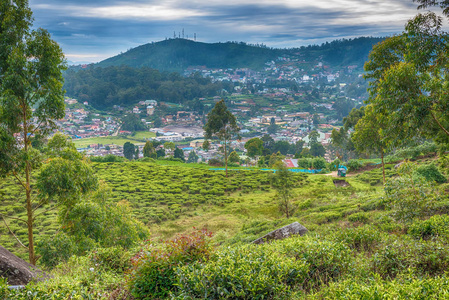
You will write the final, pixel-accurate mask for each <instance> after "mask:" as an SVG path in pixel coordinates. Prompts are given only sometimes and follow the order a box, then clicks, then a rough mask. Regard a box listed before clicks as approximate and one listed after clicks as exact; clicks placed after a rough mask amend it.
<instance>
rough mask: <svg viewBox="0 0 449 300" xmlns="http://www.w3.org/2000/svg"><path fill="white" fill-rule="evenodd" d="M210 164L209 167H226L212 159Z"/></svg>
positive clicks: (217, 160)
mask: <svg viewBox="0 0 449 300" xmlns="http://www.w3.org/2000/svg"><path fill="white" fill-rule="evenodd" d="M207 163H208V164H209V166H214V167H222V166H224V163H223V162H222V161H221V160H219V159H216V158H211V159H209V161H208V162H207Z"/></svg>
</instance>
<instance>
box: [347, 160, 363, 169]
mask: <svg viewBox="0 0 449 300" xmlns="http://www.w3.org/2000/svg"><path fill="white" fill-rule="evenodd" d="M346 166H347V167H348V171H350V172H354V171H357V170H360V169H361V168H362V167H363V163H362V162H361V161H360V160H357V159H351V160H349V161H348V163H347V165H346Z"/></svg>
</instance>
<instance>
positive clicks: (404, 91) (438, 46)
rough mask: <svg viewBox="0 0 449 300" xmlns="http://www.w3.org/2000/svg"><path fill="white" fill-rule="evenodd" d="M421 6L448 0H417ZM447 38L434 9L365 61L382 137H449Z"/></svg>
mask: <svg viewBox="0 0 449 300" xmlns="http://www.w3.org/2000/svg"><path fill="white" fill-rule="evenodd" d="M418 2H419V3H421V6H420V7H421V8H424V7H428V6H441V7H443V8H444V11H443V12H444V14H445V15H446V16H448V3H447V1H429V0H418ZM448 44H449V36H448V35H447V33H445V32H443V30H442V18H441V17H439V16H437V15H436V14H435V13H433V12H428V13H425V14H418V15H417V16H416V17H415V18H413V19H412V20H410V21H409V22H408V23H407V24H406V27H405V31H404V32H403V33H402V34H401V35H398V36H393V37H390V38H388V39H386V40H385V41H383V42H382V43H379V44H378V45H376V46H374V47H373V50H372V51H371V53H370V55H369V61H368V62H367V63H366V64H365V70H366V71H367V73H366V75H365V77H366V78H367V79H370V83H369V84H370V89H369V92H370V98H369V102H370V103H371V104H372V105H373V110H374V112H375V113H376V115H378V118H383V120H382V122H387V121H388V126H386V127H385V131H386V132H385V135H386V136H395V140H396V141H402V140H405V139H408V138H411V137H414V136H417V135H424V136H427V137H429V138H433V139H435V140H437V141H440V142H445V143H447V142H448V141H449V116H448V114H447V111H448V110H449V97H448V96H447V86H448V85H449V68H448V66H449V55H448V54H449V50H448Z"/></svg>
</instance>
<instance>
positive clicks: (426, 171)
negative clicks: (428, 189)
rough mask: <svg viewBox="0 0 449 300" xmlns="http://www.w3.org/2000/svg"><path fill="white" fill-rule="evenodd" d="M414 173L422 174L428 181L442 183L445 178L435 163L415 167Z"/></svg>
mask: <svg viewBox="0 0 449 300" xmlns="http://www.w3.org/2000/svg"><path fill="white" fill-rule="evenodd" d="M415 173H416V174H418V175H420V176H423V177H424V178H425V179H426V180H428V181H435V182H438V183H444V182H446V181H447V178H446V177H445V176H444V175H443V174H442V173H441V172H440V170H438V168H437V166H436V165H435V164H430V165H423V166H419V167H418V168H416V170H415Z"/></svg>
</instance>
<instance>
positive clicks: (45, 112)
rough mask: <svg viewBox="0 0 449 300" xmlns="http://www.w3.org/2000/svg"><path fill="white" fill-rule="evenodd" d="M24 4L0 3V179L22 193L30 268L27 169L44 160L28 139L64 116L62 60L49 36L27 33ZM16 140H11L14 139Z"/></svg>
mask: <svg viewBox="0 0 449 300" xmlns="http://www.w3.org/2000/svg"><path fill="white" fill-rule="evenodd" d="M31 27H32V12H31V10H30V9H29V7H28V1H25V0H11V1H2V3H1V4H0V74H1V76H0V176H2V177H4V176H12V177H13V178H15V179H16V180H17V182H18V183H19V184H20V186H21V187H22V188H23V190H24V192H25V207H26V211H27V219H26V221H25V224H27V232H28V246H26V248H27V249H28V256H29V260H30V263H31V264H33V265H34V264H36V260H37V258H36V255H35V251H34V235H33V227H34V226H33V224H34V222H35V217H36V216H35V209H36V205H38V204H37V201H36V199H33V192H34V187H33V184H32V182H33V170H38V169H39V167H40V166H41V163H42V161H43V159H44V157H43V156H42V155H41V154H40V153H39V151H38V150H36V149H34V148H33V146H32V144H31V142H32V140H33V137H46V136H47V135H48V133H49V132H50V131H51V130H53V129H54V128H55V127H56V125H55V121H56V120H57V119H60V118H62V117H64V114H65V112H64V92H63V90H62V84H63V78H62V71H63V70H64V69H65V68H66V64H65V59H64V55H63V53H62V51H61V49H60V47H59V46H58V44H57V43H56V42H54V41H53V40H52V39H51V38H50V34H49V33H48V32H47V31H46V30H44V29H42V28H39V29H36V30H32V29H31ZM16 136H17V139H16Z"/></svg>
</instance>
